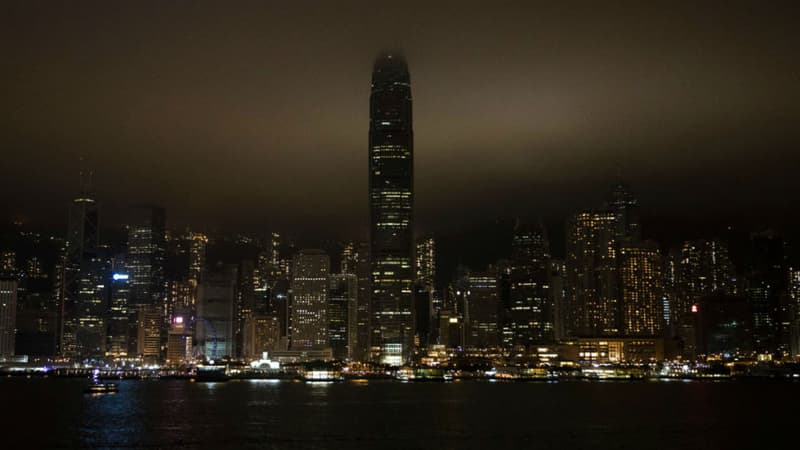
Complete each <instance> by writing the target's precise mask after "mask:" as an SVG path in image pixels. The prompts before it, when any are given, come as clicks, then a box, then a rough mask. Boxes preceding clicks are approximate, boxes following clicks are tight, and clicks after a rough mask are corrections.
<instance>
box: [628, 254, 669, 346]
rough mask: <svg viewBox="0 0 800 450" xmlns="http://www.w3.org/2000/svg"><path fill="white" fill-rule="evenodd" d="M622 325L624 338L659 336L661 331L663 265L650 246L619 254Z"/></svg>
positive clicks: (662, 316)
mask: <svg viewBox="0 0 800 450" xmlns="http://www.w3.org/2000/svg"><path fill="white" fill-rule="evenodd" d="M619 267H620V269H619V271H620V285H621V294H622V295H621V298H622V323H623V330H624V333H625V335H627V336H635V337H638V336H659V335H660V334H661V331H662V330H663V323H664V304H663V288H664V277H663V262H662V260H661V253H659V251H658V247H657V246H656V245H655V244H653V243H652V242H648V243H646V244H641V245H630V246H627V245H626V246H624V247H622V248H621V249H620V252H619Z"/></svg>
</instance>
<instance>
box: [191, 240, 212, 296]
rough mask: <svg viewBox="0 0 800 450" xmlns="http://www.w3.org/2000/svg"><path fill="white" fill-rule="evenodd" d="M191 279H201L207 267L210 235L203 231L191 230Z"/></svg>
mask: <svg viewBox="0 0 800 450" xmlns="http://www.w3.org/2000/svg"><path fill="white" fill-rule="evenodd" d="M187 237H188V239H189V244H190V246H189V279H193V280H195V285H196V283H197V281H199V280H200V275H201V274H202V273H203V270H205V267H206V247H207V246H208V236H206V235H205V234H202V233H193V232H189V234H188V236H187Z"/></svg>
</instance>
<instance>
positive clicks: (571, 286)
mask: <svg viewBox="0 0 800 450" xmlns="http://www.w3.org/2000/svg"><path fill="white" fill-rule="evenodd" d="M617 231H618V227H617V214H616V213H614V212H607V211H606V212H582V213H578V214H576V215H575V216H573V217H572V218H571V219H570V221H569V223H568V225H567V246H566V248H567V255H566V261H565V263H566V269H567V273H566V280H567V292H566V301H565V302H564V303H565V304H566V308H567V311H566V317H567V320H566V321H565V333H566V334H567V335H569V336H573V337H602V336H617V335H619V334H620V333H621V331H622V323H621V316H620V313H621V311H620V308H619V282H618V279H619V274H618V270H617V251H618V243H617V241H616V236H617Z"/></svg>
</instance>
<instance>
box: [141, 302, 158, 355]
mask: <svg viewBox="0 0 800 450" xmlns="http://www.w3.org/2000/svg"><path fill="white" fill-rule="evenodd" d="M136 311H137V314H138V317H137V320H136V324H137V337H136V354H138V355H139V356H141V357H142V358H143V359H144V360H145V361H147V362H158V361H159V360H160V359H161V334H162V333H161V328H162V323H161V320H162V317H163V316H164V315H163V314H162V312H161V308H160V307H159V305H139V306H138V307H137V309H136Z"/></svg>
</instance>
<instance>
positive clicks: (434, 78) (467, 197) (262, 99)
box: [0, 1, 800, 238]
mask: <svg viewBox="0 0 800 450" xmlns="http://www.w3.org/2000/svg"><path fill="white" fill-rule="evenodd" d="M105 3H109V4H105ZM213 3H216V5H214V4H213ZM213 3H210V4H208V5H205V4H203V3H202V2H178V1H169V2H164V1H159V2H132V1H131V2H100V3H97V4H92V3H90V2H30V1H19V2H17V1H6V2H3V5H2V6H0V11H1V12H0V21H1V22H0V42H1V43H0V48H2V59H3V68H2V70H0V85H2V91H3V95H2V97H3V100H2V102H0V117H2V120H0V148H2V154H3V164H2V167H3V168H4V170H3V174H2V177H0V203H2V204H3V205H5V206H4V208H3V214H4V215H5V216H7V217H9V218H10V217H13V216H23V217H25V218H26V220H28V221H29V222H30V223H32V224H45V225H48V226H54V227H61V226H62V225H63V224H64V223H65V222H66V205H67V204H68V202H69V200H70V198H72V197H73V195H74V193H75V192H76V191H77V190H78V171H79V167H80V163H79V157H80V156H81V155H84V156H85V158H86V160H87V161H88V165H89V166H90V167H91V168H92V169H93V170H94V172H95V176H94V181H95V190H96V193H97V196H98V199H99V200H100V201H101V203H102V208H103V210H102V211H103V221H104V222H105V223H106V224H107V225H109V224H110V225H113V224H115V223H121V222H122V221H123V220H124V219H123V218H124V211H125V210H126V208H127V207H128V206H130V205H132V204H137V203H156V204H161V205H163V206H164V207H165V208H166V210H167V216H168V222H169V224H170V225H171V226H173V227H183V226H186V225H191V226H193V227H195V228H199V229H214V228H220V229H225V230H243V231H263V230H267V229H273V228H274V229H281V230H286V231H290V232H296V233H306V234H315V235H320V236H325V237H352V238H359V237H363V236H365V235H366V233H367V224H368V215H367V132H368V99H369V89H370V77H371V69H372V62H373V60H374V58H375V57H376V56H377V54H378V53H379V52H380V51H381V50H382V49H385V48H402V49H403V51H404V52H405V54H406V56H407V59H408V62H409V68H410V71H411V83H412V93H413V97H414V132H415V171H416V174H415V175H416V179H415V182H416V218H417V229H418V231H419V232H420V233H423V232H430V231H436V230H443V229H448V228H452V229H455V228H463V227H469V226H472V225H475V226H479V224H481V223H484V222H487V221H492V220H494V219H495V218H498V217H510V216H514V215H523V216H540V217H544V218H546V219H548V220H556V219H560V218H563V217H564V216H565V215H566V214H568V213H570V212H573V211H575V210H577V209H581V208H588V207H595V206H600V203H601V202H602V200H603V199H604V197H605V193H606V191H607V190H608V188H609V186H610V185H611V184H612V183H613V182H614V181H615V180H616V178H617V174H618V173H621V174H622V176H623V178H624V179H625V180H626V181H627V182H628V183H629V184H631V186H632V187H633V189H634V190H635V191H636V192H638V193H639V194H640V197H641V202H642V204H643V213H644V214H645V215H646V216H648V217H650V219H649V220H650V222H651V223H654V224H656V225H654V227H656V226H659V224H660V226H662V227H663V226H664V224H672V223H683V224H696V223H703V222H714V223H717V222H723V221H727V220H731V221H740V222H743V223H747V224H751V223H756V222H757V223H764V224H776V225H779V226H786V225H791V224H796V223H798V217H800V213H798V208H797V205H798V201H797V193H798V188H800V176H798V169H800V157H799V156H798V153H800V152H798V150H800V149H799V148H798V147H799V145H798V144H800V126H798V123H799V119H800V87H798V86H799V83H800V62H799V61H798V58H799V57H800V52H798V49H800V31H799V30H798V23H800V13H798V7H797V6H795V7H794V8H793V9H790V7H778V6H775V5H769V4H767V3H770V2H763V4H762V2H752V4H750V5H749V6H747V5H746V4H742V3H737V5H733V4H729V3H725V4H720V5H714V4H713V2H702V3H707V4H706V5H705V6H703V5H693V4H691V2H686V3H684V4H681V2H677V4H673V2H670V3H663V4H661V5H660V6H658V7H651V9H643V7H642V4H644V3H648V4H650V2H629V3H617V4H616V6H612V7H609V6H608V5H605V4H604V5H603V7H602V8H598V6H597V4H598V3H597V2H592V3H588V4H586V5H585V6H580V5H579V4H578V3H572V4H571V5H570V6H569V7H563V8H562V7H559V8H554V7H552V6H546V5H535V4H533V3H534V2H520V3H519V4H514V3H512V2H508V3H506V2H481V3H484V4H485V7H471V6H467V5H465V4H463V3H462V2H458V3H456V2H453V3H447V4H441V5H439V6H437V7H431V6H429V5H426V3H428V2H424V3H423V2H421V3H419V4H415V3H414V2H408V1H404V2H391V3H390V2H375V1H373V2H365V3H351V2H345V3H344V4H343V5H339V2H319V4H317V3H314V2H275V3H276V5H275V6H265V5H263V4H262V3H266V2H255V3H252V4H248V3H246V2H213ZM289 3H299V4H300V5H294V6H289ZM603 3H605V2H603ZM788 3H790V2H787V4H788ZM661 218H663V220H661ZM645 233H647V230H645ZM687 237H693V236H687Z"/></svg>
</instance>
